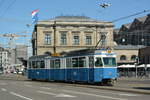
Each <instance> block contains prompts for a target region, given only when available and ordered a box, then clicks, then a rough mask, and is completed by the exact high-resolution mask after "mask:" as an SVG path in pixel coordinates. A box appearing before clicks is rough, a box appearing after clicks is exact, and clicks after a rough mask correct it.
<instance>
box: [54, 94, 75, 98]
mask: <svg viewBox="0 0 150 100" xmlns="http://www.w3.org/2000/svg"><path fill="white" fill-rule="evenodd" d="M55 97H70V98H74V97H76V96H73V95H68V94H63V93H60V94H58V95H56V96H55Z"/></svg>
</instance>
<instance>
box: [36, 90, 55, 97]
mask: <svg viewBox="0 0 150 100" xmlns="http://www.w3.org/2000/svg"><path fill="white" fill-rule="evenodd" d="M37 92H39V93H43V94H49V95H53V96H55V95H56V94H54V93H51V92H45V91H37Z"/></svg>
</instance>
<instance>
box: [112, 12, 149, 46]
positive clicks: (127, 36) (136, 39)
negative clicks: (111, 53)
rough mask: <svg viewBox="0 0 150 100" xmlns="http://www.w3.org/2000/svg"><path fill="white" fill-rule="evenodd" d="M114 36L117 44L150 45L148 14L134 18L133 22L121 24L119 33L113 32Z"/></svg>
mask: <svg viewBox="0 0 150 100" xmlns="http://www.w3.org/2000/svg"><path fill="white" fill-rule="evenodd" d="M116 37H117V38H116ZM114 38H115V41H116V42H117V44H121V45H129V44H130V45H145V46H150V14H148V15H147V16H143V17H139V18H135V19H134V21H133V22H131V23H128V24H124V25H122V26H121V28H120V29H119V33H118V34H114Z"/></svg>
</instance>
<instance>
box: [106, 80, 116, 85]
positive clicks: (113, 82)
mask: <svg viewBox="0 0 150 100" xmlns="http://www.w3.org/2000/svg"><path fill="white" fill-rule="evenodd" d="M115 83H116V80H114V79H110V80H107V85H108V86H114V85H115Z"/></svg>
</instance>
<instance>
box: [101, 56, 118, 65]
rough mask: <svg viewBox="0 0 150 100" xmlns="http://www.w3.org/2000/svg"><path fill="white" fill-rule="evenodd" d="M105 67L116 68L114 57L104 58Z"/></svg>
mask: <svg viewBox="0 0 150 100" xmlns="http://www.w3.org/2000/svg"><path fill="white" fill-rule="evenodd" d="M103 62H104V67H115V66H116V59H115V58H114V57H103Z"/></svg>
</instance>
